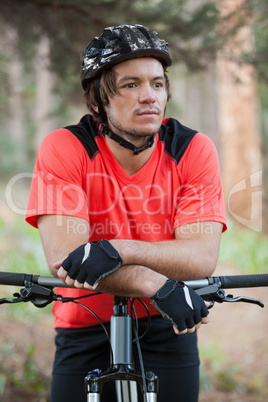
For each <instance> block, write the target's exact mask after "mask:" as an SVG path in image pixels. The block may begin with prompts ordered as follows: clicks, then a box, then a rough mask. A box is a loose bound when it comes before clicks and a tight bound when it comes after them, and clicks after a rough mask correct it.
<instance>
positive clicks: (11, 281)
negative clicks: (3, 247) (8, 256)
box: [0, 272, 33, 286]
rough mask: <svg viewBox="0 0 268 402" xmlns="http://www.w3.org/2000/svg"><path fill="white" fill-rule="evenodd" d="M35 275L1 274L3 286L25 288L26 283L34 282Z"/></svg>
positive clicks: (0, 279)
mask: <svg viewBox="0 0 268 402" xmlns="http://www.w3.org/2000/svg"><path fill="white" fill-rule="evenodd" d="M32 280H33V275H29V274H18V273H13V272H0V284H1V285H13V286H24V285H25V282H26V281H32Z"/></svg>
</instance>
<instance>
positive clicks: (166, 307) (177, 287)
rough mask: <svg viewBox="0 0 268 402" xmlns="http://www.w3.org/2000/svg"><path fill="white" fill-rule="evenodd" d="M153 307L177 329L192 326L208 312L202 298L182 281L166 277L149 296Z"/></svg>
mask: <svg viewBox="0 0 268 402" xmlns="http://www.w3.org/2000/svg"><path fill="white" fill-rule="evenodd" d="M151 300H152V304H153V306H154V307H155V309H156V310H157V311H158V312H159V313H160V314H161V315H162V317H164V318H166V319H168V320H169V321H171V322H172V324H173V325H175V326H176V328H177V329H178V331H180V332H181V331H184V330H185V329H187V328H188V329H190V328H193V327H194V326H195V325H196V324H198V323H199V322H201V320H202V318H203V317H206V316H207V315H208V314H209V312H208V309H207V307H206V305H205V303H204V301H203V299H202V298H201V297H200V296H199V295H198V294H197V293H195V291H194V290H193V289H191V288H189V287H188V286H186V285H185V284H184V283H183V282H178V281H175V280H174V279H168V280H167V281H166V283H165V284H164V285H163V286H162V287H161V288H160V289H159V290H158V292H157V293H156V294H155V295H154V296H153V297H152V298H151Z"/></svg>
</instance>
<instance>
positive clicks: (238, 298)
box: [224, 295, 264, 308]
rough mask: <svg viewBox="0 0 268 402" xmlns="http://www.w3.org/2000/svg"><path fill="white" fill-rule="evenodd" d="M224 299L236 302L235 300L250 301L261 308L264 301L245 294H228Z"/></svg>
mask: <svg viewBox="0 0 268 402" xmlns="http://www.w3.org/2000/svg"><path fill="white" fill-rule="evenodd" d="M224 301H226V302H228V303H236V302H244V303H251V304H257V305H258V306H260V307H262V308H263V307H264V303H263V302H262V301H261V300H259V299H254V298H253V297H246V296H238V297H233V295H228V296H226V297H225V298H224Z"/></svg>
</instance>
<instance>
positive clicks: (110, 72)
mask: <svg viewBox="0 0 268 402" xmlns="http://www.w3.org/2000/svg"><path fill="white" fill-rule="evenodd" d="M164 77H165V83H166V91H167V100H168V101H169V100H170V98H171V92H170V83H169V79H168V76H167V71H166V68H164ZM118 94H119V92H118V89H117V87H116V75H115V72H114V69H113V68H109V69H107V70H104V71H103V73H102V75H101V78H100V97H101V100H102V103H103V106H104V107H105V106H107V105H108V104H109V97H113V96H116V95H118ZM83 99H84V102H85V104H86V106H87V108H88V110H89V113H90V114H91V115H92V116H93V119H94V121H95V122H96V124H101V123H102V118H101V116H100V114H99V113H98V112H96V111H95V110H94V108H96V107H98V101H97V97H96V91H95V80H94V81H91V82H90V83H89V84H88V86H87V87H86V89H85V91H84V97H83Z"/></svg>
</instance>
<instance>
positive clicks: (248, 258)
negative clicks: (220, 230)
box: [219, 221, 268, 274]
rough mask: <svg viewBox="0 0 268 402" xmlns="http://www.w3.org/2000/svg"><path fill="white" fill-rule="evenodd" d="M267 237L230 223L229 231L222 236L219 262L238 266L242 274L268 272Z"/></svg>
mask: <svg viewBox="0 0 268 402" xmlns="http://www.w3.org/2000/svg"><path fill="white" fill-rule="evenodd" d="M267 242H268V239H267V236H265V235H263V234H262V233H257V232H254V231H253V230H249V229H243V228H241V227H239V226H237V225H235V224H234V222H232V221H229V222H228V230H227V232H226V233H224V234H223V235H222V242H221V249H220V256H219V262H220V263H224V264H230V265H234V266H236V267H237V268H238V269H239V270H240V271H241V273H245V274H259V273H266V272H268V247H267V244H268V243H267Z"/></svg>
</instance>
